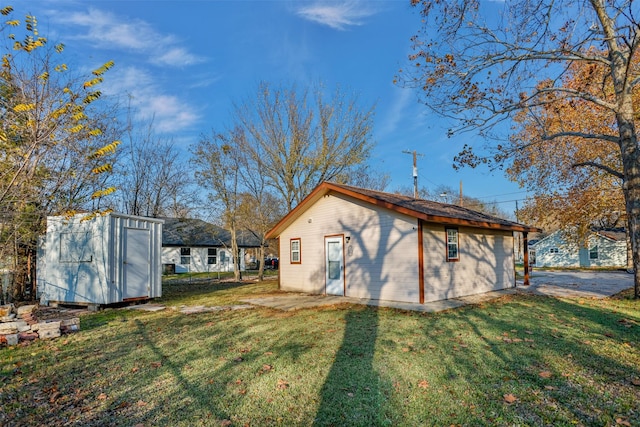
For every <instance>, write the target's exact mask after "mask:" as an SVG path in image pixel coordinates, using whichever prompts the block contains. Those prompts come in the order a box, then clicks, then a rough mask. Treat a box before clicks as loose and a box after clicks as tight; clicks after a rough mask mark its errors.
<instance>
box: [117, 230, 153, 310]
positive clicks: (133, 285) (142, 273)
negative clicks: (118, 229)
mask: <svg viewBox="0 0 640 427" xmlns="http://www.w3.org/2000/svg"><path fill="white" fill-rule="evenodd" d="M150 243H151V235H150V233H149V230H143V229H139V228H125V237H124V296H123V299H127V298H140V297H148V296H149V290H148V287H149V284H150V283H149V280H150V278H151V272H150V258H149V257H150V253H149V252H150Z"/></svg>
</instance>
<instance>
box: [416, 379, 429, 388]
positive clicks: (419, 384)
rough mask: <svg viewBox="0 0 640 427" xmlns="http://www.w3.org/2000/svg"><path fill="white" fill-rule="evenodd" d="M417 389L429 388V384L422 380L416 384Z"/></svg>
mask: <svg viewBox="0 0 640 427" xmlns="http://www.w3.org/2000/svg"><path fill="white" fill-rule="evenodd" d="M418 387H420V388H429V382H428V381H427V380H422V381H420V382H419V383H418Z"/></svg>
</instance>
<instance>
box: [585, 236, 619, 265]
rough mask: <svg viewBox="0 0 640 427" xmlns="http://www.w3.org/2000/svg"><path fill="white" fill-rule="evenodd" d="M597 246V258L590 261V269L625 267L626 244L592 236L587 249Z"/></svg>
mask: <svg viewBox="0 0 640 427" xmlns="http://www.w3.org/2000/svg"><path fill="white" fill-rule="evenodd" d="M593 245H598V258H597V259H590V258H589V265H590V266H591V267H626V266H627V242H626V241H615V240H611V239H607V238H605V237H602V236H598V235H593V236H591V237H590V238H589V248H591V247H593Z"/></svg>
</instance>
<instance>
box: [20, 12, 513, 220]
mask: <svg viewBox="0 0 640 427" xmlns="http://www.w3.org/2000/svg"><path fill="white" fill-rule="evenodd" d="M13 6H14V8H15V11H16V15H17V16H16V17H22V16H23V15H24V14H25V13H31V14H33V15H35V16H36V17H37V19H38V23H39V28H40V32H41V34H42V35H44V36H46V37H48V38H49V40H50V41H52V42H56V43H58V42H62V43H64V44H65V46H66V54H67V55H68V56H69V58H70V59H69V63H70V65H71V66H72V67H75V68H76V69H80V70H85V71H88V70H90V69H93V68H95V67H97V66H99V65H101V64H102V63H104V62H106V61H108V60H114V61H115V67H114V68H113V69H112V70H111V71H109V73H107V75H106V77H105V85H104V87H103V90H104V92H105V93H106V94H109V95H113V96H116V95H121V96H122V95H124V94H129V95H130V96H131V102H132V105H133V106H134V107H135V109H136V111H137V112H138V114H139V116H140V117H139V118H143V119H144V118H147V119H148V118H149V117H154V124H155V129H156V132H157V133H162V134H164V135H165V136H167V137H169V138H172V139H173V141H174V143H175V144H176V145H177V146H179V147H182V148H183V149H184V151H185V156H186V155H187V153H188V151H187V150H188V146H189V145H190V144H192V143H194V142H196V141H197V140H198V138H199V136H200V135H202V134H208V133H210V131H211V129H219V130H222V129H224V128H225V127H226V126H228V125H229V124H230V121H229V120H230V119H229V117H230V111H231V110H232V103H233V102H240V101H242V100H243V99H246V98H247V97H249V96H251V95H252V94H253V93H255V89H256V87H257V84H258V83H259V82H260V81H267V82H271V83H275V84H279V83H283V82H284V83H292V82H295V83H297V84H299V85H307V84H312V83H314V82H317V81H322V82H323V83H324V84H325V86H326V87H327V88H329V89H330V90H332V89H334V88H335V87H336V85H340V87H341V88H342V89H343V90H345V91H349V92H352V93H356V94H358V97H359V99H360V102H361V103H362V105H363V106H364V107H366V106H370V105H372V104H374V103H375V104H376V117H375V127H374V132H373V137H374V141H375V143H376V148H375V150H374V152H373V156H372V159H371V164H372V166H373V167H374V169H375V170H379V171H381V172H386V173H388V174H389V175H390V176H391V179H392V181H391V184H390V186H389V187H388V188H387V189H388V190H390V191H392V190H395V189H397V188H398V187H400V186H404V187H409V188H410V187H411V186H412V183H413V179H412V159H411V156H410V155H407V154H404V153H403V152H402V151H403V150H410V151H413V150H416V151H417V152H418V153H421V154H423V156H421V157H419V158H418V170H419V182H420V184H421V186H426V187H427V188H428V189H429V190H431V191H433V190H434V188H435V187H437V186H438V185H441V184H445V185H449V186H451V187H454V188H456V189H457V188H458V185H459V182H460V180H462V181H463V185H464V193H465V194H467V195H469V196H473V197H477V198H480V199H483V200H485V199H486V200H497V201H511V202H505V203H501V204H500V205H499V206H500V207H501V208H502V209H503V210H505V211H507V212H513V209H514V203H513V202H512V201H513V200H514V199H523V198H524V197H525V193H524V192H522V190H520V189H519V188H518V187H517V185H516V184H514V183H511V182H509V181H508V180H507V179H506V178H504V177H503V176H502V175H501V174H500V173H499V172H496V173H495V174H491V173H490V172H489V171H488V170H486V169H476V170H472V169H465V170H462V171H459V172H456V171H454V170H453V168H452V166H451V165H452V161H453V156H454V155H455V154H456V153H457V152H458V151H459V150H460V148H461V147H462V146H463V145H464V143H469V142H471V143H475V144H478V145H481V144H482V141H480V140H476V139H474V136H473V135H471V134H463V135H460V136H456V137H453V138H447V136H446V130H447V128H448V127H449V126H448V124H447V123H446V122H445V121H443V119H441V118H440V117H438V116H436V115H433V114H431V113H430V111H429V109H428V108H426V107H425V106H424V105H420V104H419V103H418V101H417V94H416V93H415V92H414V91H412V90H411V89H402V88H400V87H398V86H396V85H394V84H393V77H394V75H395V74H396V72H397V71H398V69H400V68H402V67H404V66H406V65H407V63H406V58H407V54H408V53H409V49H410V41H409V38H410V37H411V36H412V35H414V34H415V32H416V31H417V30H418V28H419V25H420V17H419V15H418V14H417V11H416V10H413V9H412V8H411V7H410V5H409V1H408V0H392V1H382V0H378V1H376V0H366V1H365V0H344V1H315V0H309V1H289V0H281V1H212V0H199V1H188V0H187V1H185V0H181V1H171V0H155V1H142V0H139V1H136V0H121V1H114V0H111V1H106V0H104V1H91V0H82V1H66V0H60V1H57V0H56V1H54V0H48V1H39V0H29V1H22V2H20V1H18V0H16V1H14V2H13Z"/></svg>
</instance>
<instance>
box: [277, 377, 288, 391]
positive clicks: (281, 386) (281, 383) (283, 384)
mask: <svg viewBox="0 0 640 427" xmlns="http://www.w3.org/2000/svg"><path fill="white" fill-rule="evenodd" d="M278 388H279V389H281V390H284V389H285V388H289V383H288V382H287V381H285V380H283V379H280V380H278Z"/></svg>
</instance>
